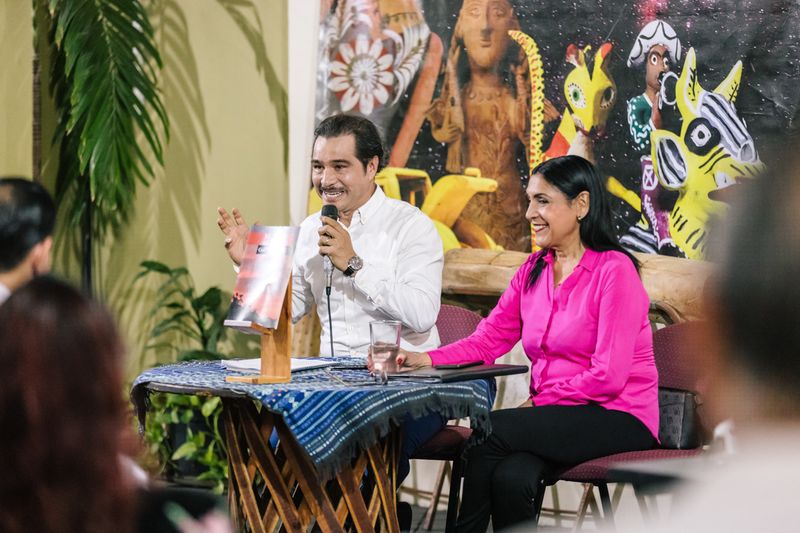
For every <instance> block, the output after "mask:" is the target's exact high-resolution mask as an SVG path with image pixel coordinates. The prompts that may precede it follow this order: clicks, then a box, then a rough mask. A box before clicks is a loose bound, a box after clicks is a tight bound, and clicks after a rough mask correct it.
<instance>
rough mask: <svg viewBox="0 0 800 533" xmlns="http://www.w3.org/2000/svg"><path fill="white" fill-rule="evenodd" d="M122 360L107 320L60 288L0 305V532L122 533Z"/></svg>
mask: <svg viewBox="0 0 800 533" xmlns="http://www.w3.org/2000/svg"><path fill="white" fill-rule="evenodd" d="M45 233H46V232H45ZM31 238H33V237H31ZM122 355H123V348H122V344H121V341H120V337H119V335H118V332H117V329H116V326H115V324H114V321H113V319H112V317H111V316H110V315H109V313H108V312H107V311H106V310H105V309H104V308H103V307H102V306H101V305H100V304H98V303H97V302H95V301H93V300H91V299H89V298H87V297H85V296H83V295H82V294H81V293H80V292H78V291H77V290H76V289H74V288H73V287H71V286H70V285H68V284H66V283H64V282H62V281H59V280H56V279H54V278H51V277H49V276H42V277H38V278H35V279H33V280H32V281H30V282H29V283H27V284H26V285H24V286H22V287H21V288H19V289H18V290H17V291H16V292H14V293H13V294H12V295H11V296H10V297H9V298H8V300H7V301H6V302H5V304H4V305H2V306H0V368H2V369H3V370H2V374H0V375H1V376H2V377H1V378H0V433H2V435H3V438H2V439H0V465H2V466H0V472H2V475H0V531H4V532H18V531H19V532H21V531H37V532H45V533H47V532H56V531H59V532H79V531H80V532H108V531H114V532H115V533H124V532H125V531H126V530H127V529H128V526H127V524H131V520H132V518H131V512H132V497H133V490H134V487H133V485H132V483H131V482H130V480H129V479H128V477H127V476H126V473H125V471H124V469H123V467H122V465H121V462H120V461H119V460H118V457H119V456H120V455H121V454H122V453H123V452H124V451H125V450H124V449H123V448H125V446H126V443H130V437H129V435H130V432H129V431H126V430H128V429H129V426H128V423H127V416H126V403H125V401H124V399H123V394H122V391H123V383H122ZM126 434H127V435H128V436H126Z"/></svg>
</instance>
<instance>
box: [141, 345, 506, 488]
mask: <svg viewBox="0 0 800 533" xmlns="http://www.w3.org/2000/svg"><path fill="white" fill-rule="evenodd" d="M336 361H337V362H339V363H341V362H342V361H343V360H342V358H337V359H336ZM361 361H362V362H363V360H361ZM234 374H242V373H241V372H236V371H234V370H230V369H226V368H224V367H223V365H222V363H221V362H219V361H196V362H190V363H180V364H174V365H168V366H161V367H157V368H153V369H151V370H147V371H145V372H143V373H142V374H141V375H139V377H137V378H136V380H135V381H134V383H133V387H132V390H131V398H132V400H133V402H134V404H135V405H136V409H137V413H138V415H139V420H140V423H143V421H144V416H145V413H146V399H147V395H148V392H149V390H148V387H147V385H148V384H151V383H154V384H161V385H177V386H181V387H189V388H190V389H193V390H195V391H197V392H201V391H206V392H211V393H212V394H213V393H217V394H221V395H224V394H228V395H230V394H242V395H246V396H248V397H250V398H252V399H254V400H256V401H258V402H260V403H261V404H262V405H263V406H264V407H265V408H267V409H269V410H270V411H272V412H274V413H276V414H278V415H280V416H281V417H283V420H284V421H285V422H286V425H287V426H288V428H289V430H290V431H291V432H292V434H293V435H294V436H295V438H296V439H297V441H298V442H299V443H300V445H302V446H303V447H304V448H305V450H306V451H307V452H308V455H309V456H310V457H311V460H312V461H313V462H314V464H315V466H316V467H317V470H318V471H319V473H320V475H322V476H323V477H325V478H328V477H330V476H331V475H333V474H334V473H335V472H336V471H338V470H339V468H340V467H341V466H342V465H343V464H344V463H346V462H348V461H349V460H350V459H351V458H352V457H354V456H355V455H356V454H357V452H358V451H359V449H365V448H367V447H369V446H371V445H372V444H374V443H375V442H377V440H378V439H379V438H380V437H382V436H384V435H386V434H387V433H388V432H389V428H390V423H391V422H394V423H396V424H397V423H399V422H400V420H401V419H402V418H403V417H404V416H405V415H406V414H407V413H410V414H411V415H412V416H414V417H419V416H422V415H426V414H429V413H433V412H437V413H441V414H442V415H444V416H445V417H447V418H462V417H467V416H468V417H469V418H470V423H471V425H472V428H473V430H474V438H475V439H477V440H481V439H482V438H483V436H484V435H486V434H488V432H489V431H490V430H491V429H490V427H489V410H490V405H489V386H488V383H487V382H486V381H484V380H476V381H462V382H457V383H447V384H443V383H435V384H433V383H413V382H408V381H390V382H389V384H388V385H378V384H374V383H372V379H371V378H370V376H369V374H368V373H367V371H366V370H345V369H332V368H331V367H326V368H318V369H313V370H304V371H300V372H294V373H292V381H291V382H290V383H279V384H269V385H248V384H243V383H228V382H226V381H225V376H227V375H234Z"/></svg>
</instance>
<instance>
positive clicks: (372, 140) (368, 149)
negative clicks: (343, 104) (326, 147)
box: [314, 114, 384, 172]
mask: <svg viewBox="0 0 800 533" xmlns="http://www.w3.org/2000/svg"><path fill="white" fill-rule="evenodd" d="M345 135H352V136H353V137H355V142H356V157H357V158H358V160H359V161H361V164H363V165H364V169H366V168H367V164H368V163H369V162H370V161H372V158H373V157H377V158H378V168H377V170H376V172H380V171H381V169H382V168H383V156H384V150H383V143H382V142H381V135H380V133H379V132H378V128H377V127H376V126H375V124H373V123H372V122H371V121H370V120H368V119H366V118H363V117H357V116H354V115H342V114H340V115H332V116H330V117H328V118H326V119H325V120H323V121H322V122H320V123H319V126H317V127H316V129H315V130H314V144H316V142H317V138H318V137H323V138H325V139H330V138H332V137H343V136H345Z"/></svg>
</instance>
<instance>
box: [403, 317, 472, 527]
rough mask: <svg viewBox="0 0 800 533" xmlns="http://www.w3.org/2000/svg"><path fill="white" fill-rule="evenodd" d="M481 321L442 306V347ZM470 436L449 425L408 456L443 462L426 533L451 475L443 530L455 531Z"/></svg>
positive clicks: (464, 429) (465, 429)
mask: <svg viewBox="0 0 800 533" xmlns="http://www.w3.org/2000/svg"><path fill="white" fill-rule="evenodd" d="M480 321H481V316H480V315H479V314H478V313H476V312H474V311H470V310H468V309H464V308H463V307H456V306H454V305H447V304H442V307H441V309H440V310H439V316H438V317H437V319H436V328H437V329H438V330H439V338H440V339H441V343H442V346H444V345H446V344H451V343H453V342H455V341H457V340H460V339H463V338H464V337H468V336H469V335H471V334H472V332H473V331H475V328H476V327H477V325H478V323H479V322H480ZM471 434H472V430H471V429H470V428H468V427H463V426H459V425H458V422H456V423H454V424H448V425H447V426H445V427H444V428H443V429H442V430H441V431H439V433H437V434H436V435H434V436H433V437H432V438H431V439H430V440H429V441H428V442H426V443H425V444H423V445H422V446H420V447H419V448H417V450H416V451H415V452H414V455H412V456H411V458H412V459H427V460H432V461H442V464H441V466H440V467H439V473H438V474H437V476H436V482H435V483H434V488H433V493H432V495H431V503H430V506H429V507H428V511H427V512H426V513H425V519H424V521H423V526H424V527H425V529H427V530H430V529H431V527H432V526H433V520H434V518H435V517H436V507H437V506H438V504H439V498H440V496H441V493H442V487H443V485H444V480H445V478H446V477H447V475H448V473H449V474H450V496H449V499H448V502H447V519H446V520H447V522H446V526H445V530H446V531H453V530H454V528H455V523H456V514H457V512H458V500H459V495H460V492H461V475H462V474H461V468H462V461H461V452H462V450H463V449H464V444H465V443H466V442H467V439H468V438H469V437H470V435H471ZM451 464H452V466H451Z"/></svg>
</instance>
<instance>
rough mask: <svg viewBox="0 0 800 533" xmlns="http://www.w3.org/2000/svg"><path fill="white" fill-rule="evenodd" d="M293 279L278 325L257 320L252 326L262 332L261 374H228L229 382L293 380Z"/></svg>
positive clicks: (226, 379)
mask: <svg viewBox="0 0 800 533" xmlns="http://www.w3.org/2000/svg"><path fill="white" fill-rule="evenodd" d="M291 320H292V280H291V278H290V279H289V283H288V285H287V286H286V294H284V295H283V305H282V306H281V312H280V315H279V317H278V327H277V328H275V329H271V328H265V327H264V326H261V325H259V324H256V323H255V322H251V323H250V328H251V329H254V330H256V331H258V332H260V333H261V374H259V375H254V376H227V377H226V378H225V381H227V382H229V383H251V384H262V383H287V382H289V381H291V380H292V356H291V350H292V330H291V326H290V323H291Z"/></svg>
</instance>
